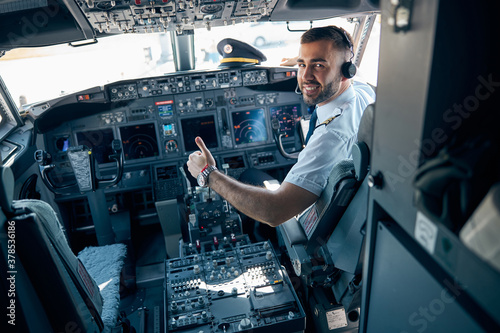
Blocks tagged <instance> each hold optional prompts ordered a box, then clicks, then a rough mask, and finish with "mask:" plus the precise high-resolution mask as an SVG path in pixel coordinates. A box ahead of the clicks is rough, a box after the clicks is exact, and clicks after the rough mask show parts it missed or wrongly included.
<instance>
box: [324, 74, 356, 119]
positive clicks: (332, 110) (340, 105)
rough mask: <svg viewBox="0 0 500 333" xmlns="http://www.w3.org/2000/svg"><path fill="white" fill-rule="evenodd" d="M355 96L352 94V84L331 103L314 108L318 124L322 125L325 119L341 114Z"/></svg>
mask: <svg viewBox="0 0 500 333" xmlns="http://www.w3.org/2000/svg"><path fill="white" fill-rule="evenodd" d="M355 97H356V95H355V93H354V88H353V87H352V84H351V85H350V86H349V87H348V88H347V89H346V90H345V91H344V92H343V93H342V94H340V95H339V96H338V97H337V98H335V99H334V100H332V101H331V102H329V103H327V104H325V105H322V106H318V107H317V108H316V114H317V115H318V123H322V122H323V121H325V120H326V119H328V118H330V117H332V116H335V115H337V114H342V111H343V110H344V109H345V108H346V105H345V104H347V103H349V102H350V101H351V100H352V99H353V98H355Z"/></svg>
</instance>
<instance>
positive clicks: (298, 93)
mask: <svg viewBox="0 0 500 333" xmlns="http://www.w3.org/2000/svg"><path fill="white" fill-rule="evenodd" d="M295 93H296V94H297V95H302V91H300V89H299V83H298V82H297V87H295Z"/></svg>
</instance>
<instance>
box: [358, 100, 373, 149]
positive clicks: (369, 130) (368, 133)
mask: <svg viewBox="0 0 500 333" xmlns="http://www.w3.org/2000/svg"><path fill="white" fill-rule="evenodd" d="M374 112H375V104H373V103H372V104H369V105H368V106H367V107H366V109H365V112H363V116H362V117H361V121H360V123H359V129H358V142H364V143H366V145H367V146H368V149H370V150H371V149H372V139H373V113H374Z"/></svg>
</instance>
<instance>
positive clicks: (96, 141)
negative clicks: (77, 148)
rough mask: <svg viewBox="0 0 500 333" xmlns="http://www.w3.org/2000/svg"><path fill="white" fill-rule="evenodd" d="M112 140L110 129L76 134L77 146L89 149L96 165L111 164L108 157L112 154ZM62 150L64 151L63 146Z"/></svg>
mask: <svg viewBox="0 0 500 333" xmlns="http://www.w3.org/2000/svg"><path fill="white" fill-rule="evenodd" d="M113 139H114V136H113V130H112V129H111V128H104V129H100V130H93V131H82V132H77V133H76V141H77V142H78V145H82V146H87V147H89V148H90V149H91V150H92V155H94V158H95V160H96V161H97V163H109V162H111V160H110V159H109V155H111V154H113V149H112V148H111V142H112V141H113ZM62 148H63V149H64V144H63V146H62ZM63 151H64V150H63Z"/></svg>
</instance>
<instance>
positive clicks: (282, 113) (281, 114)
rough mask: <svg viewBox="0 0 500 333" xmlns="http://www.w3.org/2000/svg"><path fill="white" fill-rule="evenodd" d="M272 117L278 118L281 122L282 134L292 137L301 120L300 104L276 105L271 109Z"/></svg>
mask: <svg viewBox="0 0 500 333" xmlns="http://www.w3.org/2000/svg"><path fill="white" fill-rule="evenodd" d="M269 110H270V111H271V118H277V119H278V121H279V124H280V134H283V135H285V137H292V136H293V135H294V133H295V125H296V124H297V123H298V122H299V120H300V116H301V112H300V104H293V105H283V106H274V107H271V108H270V109H269Z"/></svg>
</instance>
